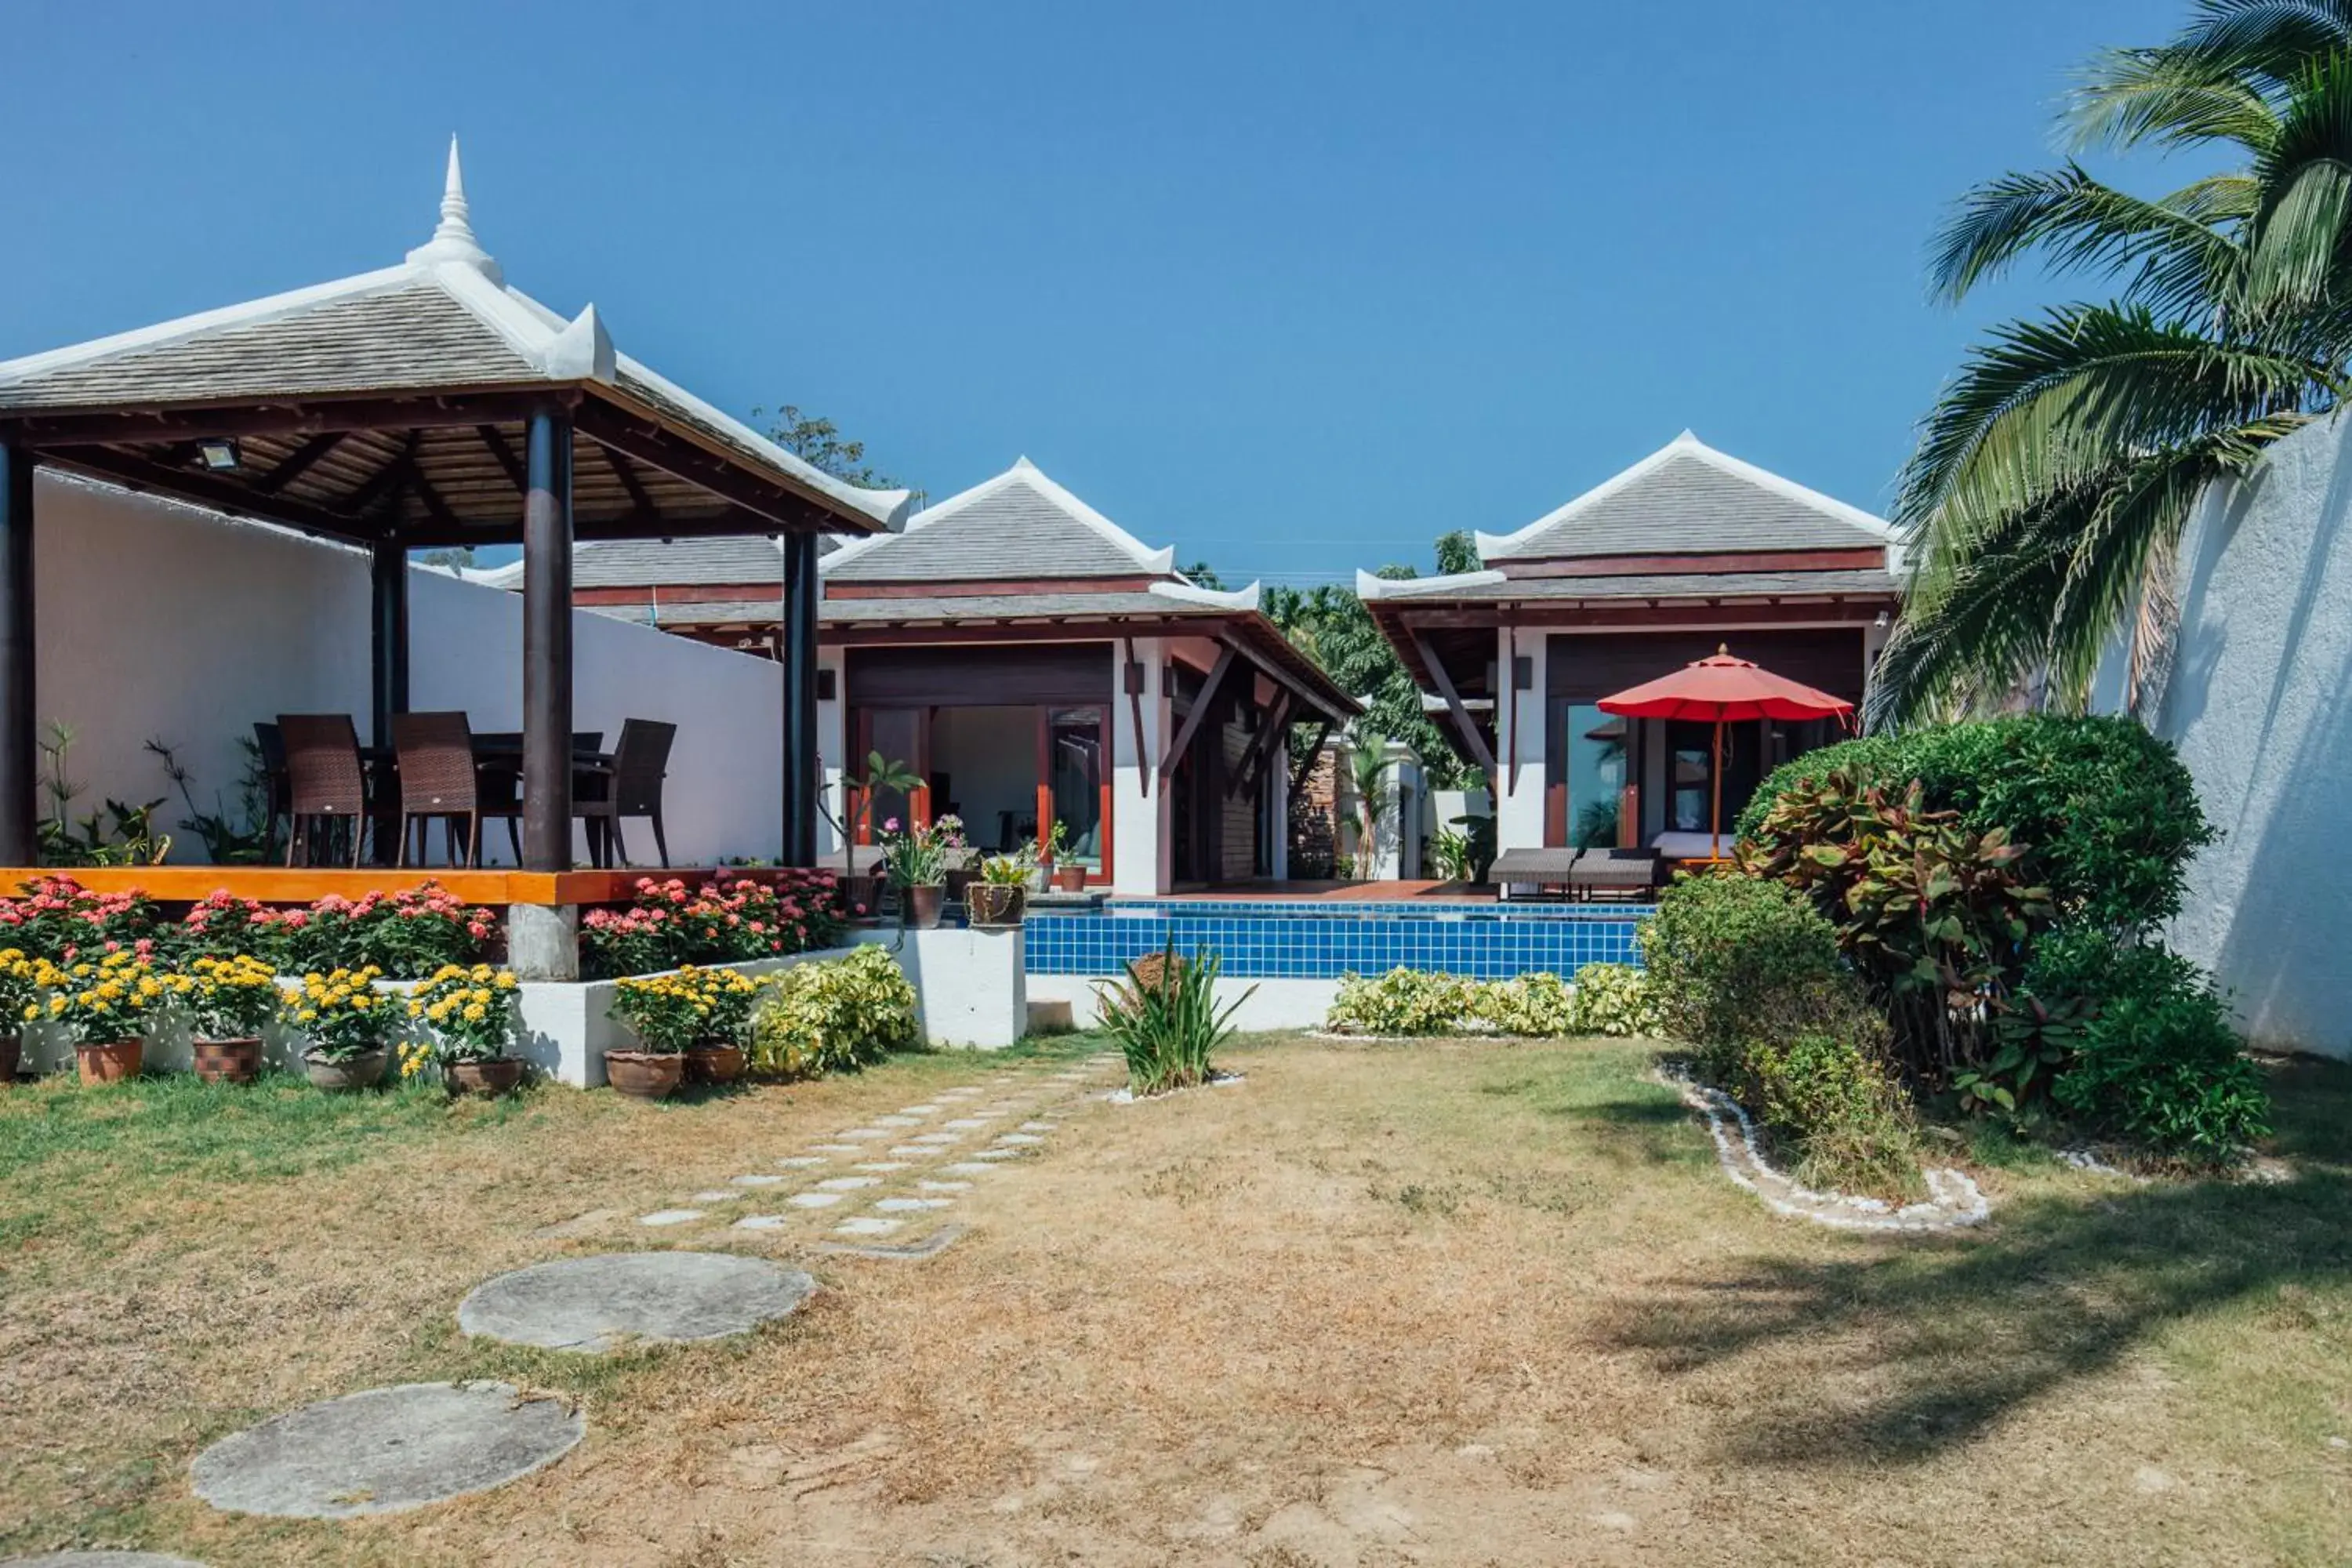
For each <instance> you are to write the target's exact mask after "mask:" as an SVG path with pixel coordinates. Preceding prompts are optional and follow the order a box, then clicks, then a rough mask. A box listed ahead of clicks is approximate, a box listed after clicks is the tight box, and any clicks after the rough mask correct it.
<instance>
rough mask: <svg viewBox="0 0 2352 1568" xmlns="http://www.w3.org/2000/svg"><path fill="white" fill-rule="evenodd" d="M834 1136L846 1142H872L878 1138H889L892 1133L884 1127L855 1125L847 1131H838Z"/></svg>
mask: <svg viewBox="0 0 2352 1568" xmlns="http://www.w3.org/2000/svg"><path fill="white" fill-rule="evenodd" d="M834 1136H835V1137H836V1138H838V1139H840V1140H841V1141H842V1142H845V1143H870V1142H873V1141H874V1140H875V1139H877V1138H887V1137H888V1136H890V1133H889V1130H888V1129H887V1128H882V1127H853V1128H851V1129H850V1130H849V1131H846V1132H836V1133H835V1134H834Z"/></svg>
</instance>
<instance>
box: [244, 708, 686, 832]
mask: <svg viewBox="0 0 2352 1568" xmlns="http://www.w3.org/2000/svg"><path fill="white" fill-rule="evenodd" d="M391 729H392V743H391V744H390V745H388V746H384V745H378V746H363V745H362V744H361V743H360V740H359V732H358V730H357V728H356V727H355V726H354V724H353V723H352V717H351V715H350V714H348V713H280V714H279V715H278V719H277V721H276V722H275V723H256V724H255V725H254V727H253V733H254V740H255V742H257V745H258V746H259V748H260V752H261V763H262V769H263V772H264V773H265V774H266V775H267V777H268V792H269V816H270V826H271V827H272V828H273V829H275V828H277V827H278V825H279V824H280V823H283V824H284V825H285V832H286V863H287V864H288V865H289V866H293V865H297V864H319V863H321V862H323V861H326V860H329V859H341V858H345V857H346V856H348V863H349V864H351V865H352V866H358V865H359V864H361V857H362V849H363V847H364V841H365V840H366V839H367V838H368V837H370V834H371V832H372V834H373V848H374V852H375V859H376V860H377V862H378V863H380V864H392V865H399V866H406V865H408V864H410V863H411V861H410V855H411V847H412V842H413V845H414V852H415V863H417V864H420V865H421V864H424V863H425V861H426V860H427V859H428V858H429V840H430V833H431V828H432V825H433V824H434V823H435V822H436V821H437V822H439V823H440V824H441V825H442V828H443V833H444V836H445V845H446V857H447V859H448V861H449V863H450V864H451V865H453V866H457V865H463V866H479V865H480V864H481V863H482V825H483V823H484V821H485V820H486V819H488V818H491V817H503V818H505V820H506V825H507V840H508V844H509V847H510V848H511V849H512V850H513V852H514V856H515V858H516V859H517V861H518V862H519V861H520V859H521V855H522V843H521V835H520V829H519V827H518V824H519V822H520V819H521V816H522V811H523V782H522V735H521V733H520V731H475V730H474V729H473V727H472V726H471V725H470V724H469V723H468V722H467V717H466V715H465V714H463V713H395V714H394V715H393V716H392V725H391ZM676 738H677V725H675V724H665V723H661V722H658V721H654V720H650V719H630V720H627V721H624V722H623V724H622V725H621V737H620V740H619V741H618V742H616V743H615V744H614V747H613V749H612V750H611V751H609V752H608V751H605V750H604V731H580V732H575V733H574V734H573V735H572V816H573V817H574V818H575V819H577V820H578V821H580V822H581V823H582V824H583V826H585V828H586V830H587V838H588V858H589V861H590V863H591V864H592V865H594V866H597V867H600V868H601V867H609V866H614V865H628V864H631V861H630V859H629V852H628V846H627V843H626V841H625V839H624V837H623V836H622V828H621V825H622V822H623V821H624V820H625V819H627V818H642V819H645V820H646V821H647V822H648V823H649V824H650V825H651V826H652V828H653V836H654V847H655V850H656V853H657V854H658V855H659V857H660V859H661V864H662V865H664V866H667V865H668V864H669V842H668V840H667V838H666V837H664V835H663V831H662V782H663V779H664V778H665V776H666V775H667V772H668V768H669V752H670V743H671V742H673V741H674V740H675V739H676Z"/></svg>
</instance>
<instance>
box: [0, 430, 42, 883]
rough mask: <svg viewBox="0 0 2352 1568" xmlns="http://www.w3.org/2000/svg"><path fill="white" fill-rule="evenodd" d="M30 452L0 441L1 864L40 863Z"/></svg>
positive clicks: (38, 745) (39, 763)
mask: <svg viewBox="0 0 2352 1568" xmlns="http://www.w3.org/2000/svg"><path fill="white" fill-rule="evenodd" d="M33 465H34V458H33V454H32V453H30V452H28V451H26V450H25V449H24V448H23V447H11V446H7V445H5V443H0V866H35V865H38V864H39V863H40V858H41V856H40V829H39V823H38V819H39V816H40V806H39V785H38V780H39V778H40V773H41V751H40V736H39V721H38V720H37V718H36V717H35V711H34V705H35V697H34V685H33Z"/></svg>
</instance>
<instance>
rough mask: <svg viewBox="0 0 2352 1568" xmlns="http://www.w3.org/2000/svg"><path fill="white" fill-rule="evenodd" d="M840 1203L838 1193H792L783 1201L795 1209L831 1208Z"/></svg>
mask: <svg viewBox="0 0 2352 1568" xmlns="http://www.w3.org/2000/svg"><path fill="white" fill-rule="evenodd" d="M840 1201H841V1194H839V1193H794V1194H793V1195H792V1196H791V1197H788V1198H786V1199H785V1200H784V1202H786V1203H788V1204H790V1205H793V1207H794V1208H796V1209H823V1208H831V1207H832V1206H833V1205H835V1204H837V1203H839V1202H840Z"/></svg>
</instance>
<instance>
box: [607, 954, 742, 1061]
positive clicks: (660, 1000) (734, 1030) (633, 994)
mask: <svg viewBox="0 0 2352 1568" xmlns="http://www.w3.org/2000/svg"><path fill="white" fill-rule="evenodd" d="M759 991H760V982H758V981H756V980H754V979H752V978H751V976H750V975H748V974H746V973H743V972H742V971H741V970H740V969H703V968H699V967H698V966H696V965H694V964H691V963H688V964H681V965H680V966H679V967H678V968H677V969H676V970H673V971H671V972H669V973H663V974H650V975H646V976H644V977H642V978H629V979H624V980H620V981H617V982H615V983H614V986H613V1004H612V1006H611V1007H610V1008H608V1009H607V1012H608V1014H609V1016H612V1017H614V1018H616V1019H618V1020H619V1021H620V1022H621V1024H622V1025H623V1026H625V1027H626V1028H627V1029H628V1031H629V1032H630V1033H631V1034H633V1035H635V1036H636V1037H637V1043H638V1045H639V1046H640V1047H642V1048H643V1049H645V1050H648V1051H655V1052H658V1053H660V1054H662V1055H665V1056H669V1055H675V1054H677V1052H680V1051H686V1050H691V1049H693V1048H694V1047H697V1046H705V1045H714V1046H718V1045H739V1044H740V1043H741V1042H742V1040H743V1037H744V1036H745V1034H746V1033H747V1032H748V1030H749V1027H750V1024H751V1007H752V1004H753V1003H754V1002H755V1001H756V1000H757V998H758V995H759Z"/></svg>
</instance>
